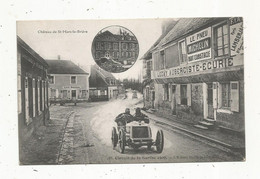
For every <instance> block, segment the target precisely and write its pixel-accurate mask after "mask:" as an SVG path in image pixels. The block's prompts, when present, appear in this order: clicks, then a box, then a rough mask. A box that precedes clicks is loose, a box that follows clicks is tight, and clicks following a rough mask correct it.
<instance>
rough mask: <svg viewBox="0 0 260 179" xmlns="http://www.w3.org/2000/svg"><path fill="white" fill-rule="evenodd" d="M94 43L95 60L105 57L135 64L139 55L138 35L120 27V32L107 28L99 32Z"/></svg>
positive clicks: (126, 63) (125, 63)
mask: <svg viewBox="0 0 260 179" xmlns="http://www.w3.org/2000/svg"><path fill="white" fill-rule="evenodd" d="M93 42H94V43H93V44H92V54H93V56H94V59H95V61H96V60H98V59H100V58H102V57H105V58H111V59H113V60H114V61H116V62H119V63H121V64H123V65H133V64H134V63H135V61H136V59H137V57H138V53H139V47H138V41H137V39H136V37H135V36H134V35H132V34H130V33H128V32H126V31H123V30H122V29H120V33H119V34H113V33H111V32H110V31H108V30H106V31H104V32H101V33H99V34H98V35H97V36H96V37H95V39H94V40H93Z"/></svg>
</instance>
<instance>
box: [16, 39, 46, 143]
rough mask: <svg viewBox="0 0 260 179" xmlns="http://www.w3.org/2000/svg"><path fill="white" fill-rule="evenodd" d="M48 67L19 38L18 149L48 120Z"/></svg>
mask: <svg viewBox="0 0 260 179" xmlns="http://www.w3.org/2000/svg"><path fill="white" fill-rule="evenodd" d="M47 69H48V64H47V63H46V61H45V60H44V59H43V58H42V57H41V56H40V55H38V54H37V53H36V52H35V51H34V50H33V49H32V48H31V47H30V46H29V45H27V44H26V43H25V42H24V41H23V40H22V39H21V38H20V37H18V36H17V82H18V83H17V88H18V89H17V90H18V91H17V96H18V125H19V147H23V146H22V144H23V143H24V141H26V140H27V139H28V138H29V137H30V136H31V135H32V134H33V133H34V132H36V131H37V129H38V128H40V127H41V126H43V125H45V122H46V120H48V119H49V117H50V116H49V105H48V77H47Z"/></svg>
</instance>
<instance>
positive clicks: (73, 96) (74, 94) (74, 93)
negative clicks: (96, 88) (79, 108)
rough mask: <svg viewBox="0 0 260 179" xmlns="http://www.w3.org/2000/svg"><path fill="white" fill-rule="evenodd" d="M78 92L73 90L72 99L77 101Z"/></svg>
mask: <svg viewBox="0 0 260 179" xmlns="http://www.w3.org/2000/svg"><path fill="white" fill-rule="evenodd" d="M76 96H77V95H76V90H71V97H72V99H76Z"/></svg>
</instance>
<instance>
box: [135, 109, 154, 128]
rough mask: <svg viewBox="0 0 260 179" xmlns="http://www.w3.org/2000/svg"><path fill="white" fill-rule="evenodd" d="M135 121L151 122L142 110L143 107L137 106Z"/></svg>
mask: <svg viewBox="0 0 260 179" xmlns="http://www.w3.org/2000/svg"><path fill="white" fill-rule="evenodd" d="M134 121H144V122H145V123H147V124H149V122H150V120H149V118H148V116H146V115H145V114H143V113H142V112H141V109H140V108H136V110H135V114H134Z"/></svg>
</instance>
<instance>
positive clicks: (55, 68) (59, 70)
mask: <svg viewBox="0 0 260 179" xmlns="http://www.w3.org/2000/svg"><path fill="white" fill-rule="evenodd" d="M46 62H47V63H48V65H49V69H48V73H49V74H85V75H87V74H88V73H87V72H85V71H84V70H82V69H81V68H80V67H78V66H77V65H76V64H75V63H73V62H72V61H69V60H46Z"/></svg>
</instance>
